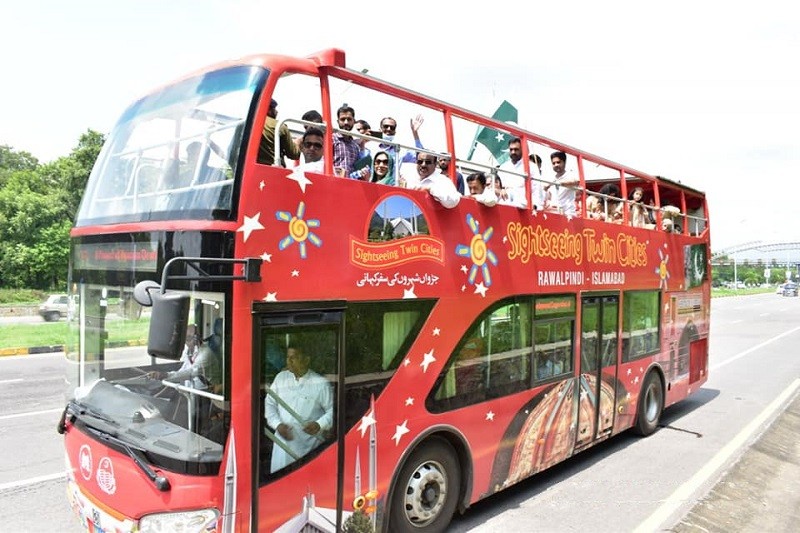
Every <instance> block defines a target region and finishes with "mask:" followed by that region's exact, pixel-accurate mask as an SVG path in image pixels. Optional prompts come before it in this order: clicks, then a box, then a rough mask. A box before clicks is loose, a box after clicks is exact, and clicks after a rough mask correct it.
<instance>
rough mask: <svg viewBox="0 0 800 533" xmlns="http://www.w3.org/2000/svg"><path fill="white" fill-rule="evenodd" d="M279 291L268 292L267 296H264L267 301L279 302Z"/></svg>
mask: <svg viewBox="0 0 800 533" xmlns="http://www.w3.org/2000/svg"><path fill="white" fill-rule="evenodd" d="M277 296H278V293H277V292H268V293H267V295H266V296H264V301H265V302H277V301H278V298H277Z"/></svg>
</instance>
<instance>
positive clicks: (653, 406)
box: [635, 372, 664, 437]
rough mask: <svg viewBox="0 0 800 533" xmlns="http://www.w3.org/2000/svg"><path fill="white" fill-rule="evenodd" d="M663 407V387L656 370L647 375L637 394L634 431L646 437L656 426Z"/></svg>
mask: <svg viewBox="0 0 800 533" xmlns="http://www.w3.org/2000/svg"><path fill="white" fill-rule="evenodd" d="M663 408H664V387H663V386H662V385H661V379H659V377H658V374H657V373H656V372H650V373H649V374H648V375H647V380H646V381H645V384H644V387H642V391H641V393H640V394H639V406H638V408H637V411H636V427H635V430H636V433H638V434H639V435H641V436H643V437H646V436H648V435H650V434H651V433H653V432H654V431H655V430H656V428H657V427H658V421H659V420H660V419H661V411H662V410H663Z"/></svg>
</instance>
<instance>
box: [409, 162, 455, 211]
mask: <svg viewBox="0 0 800 533" xmlns="http://www.w3.org/2000/svg"><path fill="white" fill-rule="evenodd" d="M417 174H419V183H418V184H417V185H416V186H415V187H414V189H416V190H419V191H428V193H429V194H430V195H431V196H433V198H434V199H435V200H437V201H438V202H439V203H440V204H442V205H443V206H445V207H447V208H448V209H452V208H453V207H455V206H457V205H458V202H459V201H461V195H460V194H458V189H456V186H455V185H453V182H452V181H451V180H450V177H449V176H443V175H442V174H441V173H439V172H438V169H437V167H436V156H434V155H432V154H426V153H424V152H419V153H418V154H417Z"/></svg>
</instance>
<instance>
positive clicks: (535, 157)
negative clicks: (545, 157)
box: [528, 154, 542, 172]
mask: <svg viewBox="0 0 800 533" xmlns="http://www.w3.org/2000/svg"><path fill="white" fill-rule="evenodd" d="M528 159H530V160H531V163H533V164H534V165H536V168H538V169H539V171H540V172H541V170H542V158H541V157H539V156H538V155H536V154H531V155H529V156H528Z"/></svg>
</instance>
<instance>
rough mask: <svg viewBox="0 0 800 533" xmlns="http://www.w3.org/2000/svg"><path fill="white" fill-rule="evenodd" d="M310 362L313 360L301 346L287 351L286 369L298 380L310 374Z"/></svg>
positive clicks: (291, 347)
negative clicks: (307, 373)
mask: <svg viewBox="0 0 800 533" xmlns="http://www.w3.org/2000/svg"><path fill="white" fill-rule="evenodd" d="M310 362H311V358H310V357H309V356H308V355H306V354H305V352H303V349H302V348H300V347H299V346H289V348H287V349H286V369H287V370H289V372H291V373H292V374H294V375H295V376H297V377H298V378H299V377H302V376H304V375H305V374H306V372H308V365H309V363H310Z"/></svg>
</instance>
